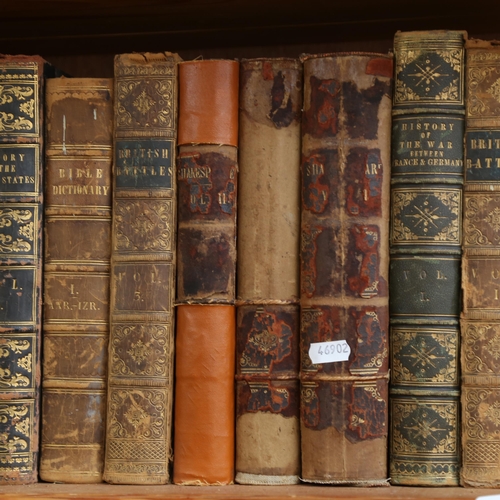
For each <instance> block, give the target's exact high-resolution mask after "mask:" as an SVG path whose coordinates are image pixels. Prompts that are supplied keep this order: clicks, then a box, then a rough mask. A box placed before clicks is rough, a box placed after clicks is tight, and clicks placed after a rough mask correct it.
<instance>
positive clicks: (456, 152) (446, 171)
mask: <svg viewBox="0 0 500 500" xmlns="http://www.w3.org/2000/svg"><path fill="white" fill-rule="evenodd" d="M463 137H464V120H463V118H461V117H449V116H433V117H430V116H422V117H409V118H406V117H405V118H398V117H395V118H394V119H393V123H392V173H393V174H394V175H398V174H401V175H407V174H415V175H418V174H424V175H425V174H430V173H432V174H435V173H436V172H437V173H439V174H441V175H451V176H462V175H463V173H462V172H463V165H464V162H463V154H464V149H463Z"/></svg>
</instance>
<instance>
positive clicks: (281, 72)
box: [235, 58, 302, 484]
mask: <svg viewBox="0 0 500 500" xmlns="http://www.w3.org/2000/svg"><path fill="white" fill-rule="evenodd" d="M301 110H302V63H301V61H300V60H298V59H284V58H279V59H248V60H243V61H242V62H241V71H240V114H239V118H240V123H239V127H240V144H239V168H240V172H239V188H238V272H237V275H238V286H237V298H238V300H237V321H236V328H237V330H236V478H235V480H236V482H238V483H240V484H294V483H298V482H299V476H300V418H299V404H300V388H299V378H298V371H299V304H298V298H299V237H300V120H301Z"/></svg>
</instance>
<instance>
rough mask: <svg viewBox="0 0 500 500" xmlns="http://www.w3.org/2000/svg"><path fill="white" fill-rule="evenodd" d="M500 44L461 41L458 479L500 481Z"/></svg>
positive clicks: (467, 482) (491, 484)
mask: <svg viewBox="0 0 500 500" xmlns="http://www.w3.org/2000/svg"><path fill="white" fill-rule="evenodd" d="M499 89H500V46H499V45H498V42H486V41H482V40H469V41H468V42H467V43H466V76H465V93H466V107H465V119H466V133H465V179H464V217H463V231H464V234H463V257H462V290H463V309H462V317H461V331H462V342H461V368H462V371H461V375H462V377H461V380H462V385H461V389H462V392H461V398H462V419H461V421H462V464H461V473H460V477H461V484H462V485H463V486H470V487H489V488H495V487H499V486H500V436H499V432H498V423H499V422H498V413H497V412H498V404H499V403H498V402H499V400H500V359H499V356H498V352H499V351H498V348H499V347H500V307H499V289H498V280H499V278H500V274H499V270H500V238H499V230H500V226H499V225H498V215H499V214H500V209H499V207H500V103H499V95H500V94H499Z"/></svg>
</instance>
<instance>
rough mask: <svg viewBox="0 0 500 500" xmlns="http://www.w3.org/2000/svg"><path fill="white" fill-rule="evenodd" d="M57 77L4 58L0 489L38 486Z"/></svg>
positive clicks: (0, 66)
mask: <svg viewBox="0 0 500 500" xmlns="http://www.w3.org/2000/svg"><path fill="white" fill-rule="evenodd" d="M52 74H53V71H52V69H51V68H50V67H49V65H47V63H46V62H45V61H44V60H43V59H41V58H40V57H37V56H33V57H31V56H0V158H1V169H0V252H1V257H0V359H1V362H0V363H1V365H0V381H1V383H0V484H3V485H6V484H22V483H33V482H37V481H38V450H39V443H38V441H39V414H40V412H39V408H40V382H41V372H40V366H41V363H40V352H41V346H40V343H41V326H42V325H41V308H42V294H41V291H42V275H41V270H42V265H41V264H42V262H41V258H42V245H43V238H42V215H43V181H44V177H43V121H44V120H43V110H44V108H43V98H44V92H45V88H44V86H45V77H46V76H48V75H50V76H52Z"/></svg>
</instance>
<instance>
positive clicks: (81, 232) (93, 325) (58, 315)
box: [40, 78, 113, 483]
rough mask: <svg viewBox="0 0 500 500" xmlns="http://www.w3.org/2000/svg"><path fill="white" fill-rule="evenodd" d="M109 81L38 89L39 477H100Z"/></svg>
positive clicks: (64, 82)
mask: <svg viewBox="0 0 500 500" xmlns="http://www.w3.org/2000/svg"><path fill="white" fill-rule="evenodd" d="M112 98H113V81H112V80H111V79H93V78H85V79H81V78H74V79H73V78H54V79H51V80H49V81H48V82H47V89H46V134H45V137H46V151H45V159H46V168H45V170H46V190H45V220H44V236H45V255H44V301H43V313H44V317H43V360H42V366H43V379H42V389H43V391H42V429H41V430H42V434H41V451H40V478H41V479H42V480H44V481H49V482H62V483H96V482H101V481H102V472H103V467H104V436H105V427H106V385H107V383H106V370H107V350H108V338H109V267H110V252H111V163H112V150H113V148H112V146H113V99H112Z"/></svg>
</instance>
